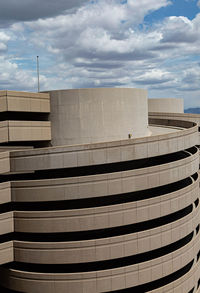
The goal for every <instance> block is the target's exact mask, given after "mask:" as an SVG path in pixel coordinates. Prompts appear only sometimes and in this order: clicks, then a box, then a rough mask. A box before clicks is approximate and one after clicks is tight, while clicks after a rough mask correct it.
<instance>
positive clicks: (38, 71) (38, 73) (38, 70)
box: [37, 56, 40, 93]
mask: <svg viewBox="0 0 200 293" xmlns="http://www.w3.org/2000/svg"><path fill="white" fill-rule="evenodd" d="M37 78H38V93H39V92H40V67H39V56H37Z"/></svg>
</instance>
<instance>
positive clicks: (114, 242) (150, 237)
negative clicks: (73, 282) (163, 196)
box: [14, 209, 200, 264]
mask: <svg viewBox="0 0 200 293" xmlns="http://www.w3.org/2000/svg"><path fill="white" fill-rule="evenodd" d="M199 223H200V212H199V209H195V210H194V211H193V212H192V213H191V214H189V215H187V216H186V217H184V218H182V219H179V220H177V221H176V222H173V223H170V224H167V225H163V226H162V227H159V228H154V229H150V230H146V231H143V232H137V233H132V234H127V235H123V236H118V237H110V238H107V239H106V238H104V239H94V240H85V241H74V242H73V241H70V242H55V243H53V242H41V241H40V242H30V241H29V242H25V241H14V251H15V260H16V261H21V262H28V263H43V264H64V263H84V262H85V263H87V262H94V261H102V260H109V259H115V258H121V257H127V256H131V255H136V254H141V253H144V252H147V251H151V250H155V249H158V248H160V247H163V246H167V245H170V244H171V243H174V242H176V241H179V240H180V239H182V238H184V237H186V236H187V235H189V234H190V233H191V232H192V231H195V230H196V227H197V226H198V224H199ZM195 234H196V231H195ZM41 240H42V239H41ZM55 240H56V239H55Z"/></svg>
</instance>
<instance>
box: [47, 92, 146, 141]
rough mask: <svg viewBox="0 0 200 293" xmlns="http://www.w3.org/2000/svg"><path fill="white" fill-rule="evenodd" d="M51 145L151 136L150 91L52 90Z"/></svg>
mask: <svg viewBox="0 0 200 293" xmlns="http://www.w3.org/2000/svg"><path fill="white" fill-rule="evenodd" d="M49 93H50V97H51V115H50V120H51V121H52V137H53V139H52V145H69V144H81V143H94V142H105V141H114V140H122V139H127V138H128V137H132V138H136V137H144V136H148V135H149V130H148V105H147V91H146V90H142V89H130V88H129V89H124V88H123V89H122V88H95V89H77V90H58V91H50V92H49Z"/></svg>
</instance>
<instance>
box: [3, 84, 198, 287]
mask: <svg viewBox="0 0 200 293" xmlns="http://www.w3.org/2000/svg"><path fill="white" fill-rule="evenodd" d="M110 91H111V93H112V94H113V95H116V96H120V95H121V94H122V93H123V94H124V93H127V92H129V91H128V90H127V89H124V90H123V89H119V93H116V92H117V91H118V89H115V90H113V89H110ZM135 91H136V90H133V92H135ZM70 92H71V93H72V96H71V97H70ZM88 92H90V93H91V92H92V96H93V94H94V93H95V92H101V91H100V89H98V90H97V91H96V89H93V90H92V89H91V90H90V91H89V90H75V91H60V92H59V91H53V92H52V93H51V92H50V95H51V111H53V107H54V106H53V105H54V104H57V103H58V104H59V103H60V102H59V101H62V100H64V99H65V98H66V100H69V99H70V98H71V99H73V98H74V97H75V96H76V95H77V93H78V96H83V97H86V96H85V95H86V93H88ZM105 92H106V94H105V97H107V98H108V96H107V92H108V89H106V91H104V90H102V92H101V93H102V95H103V93H105ZM130 92H131V91H130ZM136 92H137V91H136ZM138 92H140V90H139V91H138ZM141 92H142V91H141ZM73 93H74V94H75V96H73ZM65 94H66V96H65ZM0 96H1V95H0ZM16 96H19V97H21V95H20V94H18V95H17V94H16ZM24 96H25V97H28V95H27V93H26V94H25V95H24ZM34 97H35V96H34ZM60 97H61V100H60ZM97 97H98V95H97ZM38 99H39V98H38ZM41 99H42V97H41ZM45 99H48V97H47V96H46V95H45ZM75 99H76V98H75ZM42 100H43V99H42ZM53 100H54V102H53ZM45 101H46V100H45ZM74 101H75V100H74ZM74 101H73V102H74ZM90 101H95V99H93V98H91V100H90ZM116 101H119V100H118V99H116ZM124 101H126V102H127V103H129V98H128V99H127V100H126V99H124ZM96 106H97V105H95V107H96ZM126 108H127V105H126V106H125V107H124V108H123V107H122V111H123V109H126ZM34 109H35V108H34ZM26 110H27V108H26ZM47 111H48V109H47ZM59 111H60V110H59ZM66 111H67V110H66ZM64 112H65V107H64V106H63V109H62V113H63V115H64ZM59 113H60V112H59ZM6 115H9V114H6ZM6 115H5V117H6ZM33 115H36V114H35V113H34V114H33ZM38 115H39V114H38ZM53 115H55V112H53ZM57 115H58V113H57ZM168 115H169V113H168ZM173 115H175V114H173ZM173 115H172V116H173ZM181 115H183V116H184V114H181ZM38 117H39V118H42V119H44V118H45V117H46V116H44V115H43V114H40V115H39V116H38ZM122 117H123V115H122ZM122 117H121V119H122ZM184 117H185V119H180V120H179V119H178V118H177V119H171V118H169V117H168V116H166V117H161V116H159V115H158V116H156V115H154V114H150V119H149V123H150V125H153V127H157V128H160V131H159V133H161V134H159V135H152V136H147V135H146V134H145V136H144V137H137V138H132V139H128V138H127V137H125V138H124V139H121V140H119V138H118V140H114V141H109V142H106V141H103V142H93V143H87V144H78V145H62V144H61V139H62V137H61V132H60V130H58V132H57V135H58V136H57V138H56V136H55V135H54V133H55V130H53V131H52V138H53V139H54V138H55V139H58V140H57V142H58V141H60V145H59V146H55V145H54V146H51V147H42V146H45V145H43V142H41V141H40V135H38V145H37V146H40V147H39V148H34V149H30V148H28V149H24V148H25V147H27V145H26V144H24V145H23V140H22V146H21V149H20V147H19V146H18V145H17V149H13V150H11V148H15V146H13V145H10V144H9V142H8V144H7V145H3V146H2V150H3V151H2V152H0V174H1V175H0V178H1V181H0V289H1V291H2V292H13V293H14V292H15V293H16V292H26V293H36V292H38V293H39V292H49V293H79V292H84V293H101V292H102V293H103V292H105V293H111V292H112V293H126V292H153V293H161V292H162V293H163V292H166V293H179V292H180V293H191V292H198V291H199V284H200V269H199V268H200V263H199V262H200V237H199V235H200V234H199V233H200V201H199V200H200V199H199V149H198V144H199V143H198V141H199V134H198V126H197V124H196V123H195V122H193V121H188V120H189V119H187V116H184ZM15 118H16V117H15ZM33 118H34V119H36V117H33ZM39 118H38V119H39ZM128 118H129V117H128ZM55 119H57V121H58V120H59V118H58V117H57V118H56V117H55ZM62 119H63V118H62ZM124 119H125V118H124ZM128 120H129V119H127V121H128ZM127 121H126V123H127ZM56 123H57V122H56ZM128 123H129V122H128ZM51 125H52V127H55V125H54V121H53V120H51ZM65 126H67V125H65ZM115 126H116V125H114V126H113V129H114V128H115ZM143 129H144V128H143ZM146 129H147V131H148V124H146ZM167 129H173V132H167ZM162 130H163V132H162ZM83 133H84V132H83ZM35 135H36V137H37V134H35ZM80 137H81V135H80ZM63 143H64V142H63ZM79 143H80V142H79ZM52 144H55V142H53V140H52ZM35 146H36V145H35ZM29 147H30V145H29Z"/></svg>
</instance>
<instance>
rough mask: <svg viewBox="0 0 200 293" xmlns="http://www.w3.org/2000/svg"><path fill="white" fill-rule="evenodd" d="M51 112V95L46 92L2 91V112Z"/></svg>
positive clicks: (0, 107) (0, 93) (0, 98)
mask: <svg viewBox="0 0 200 293" xmlns="http://www.w3.org/2000/svg"><path fill="white" fill-rule="evenodd" d="M7 111H15V112H38V113H50V96H49V94H44V93H29V92H16V91H0V112H7Z"/></svg>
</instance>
